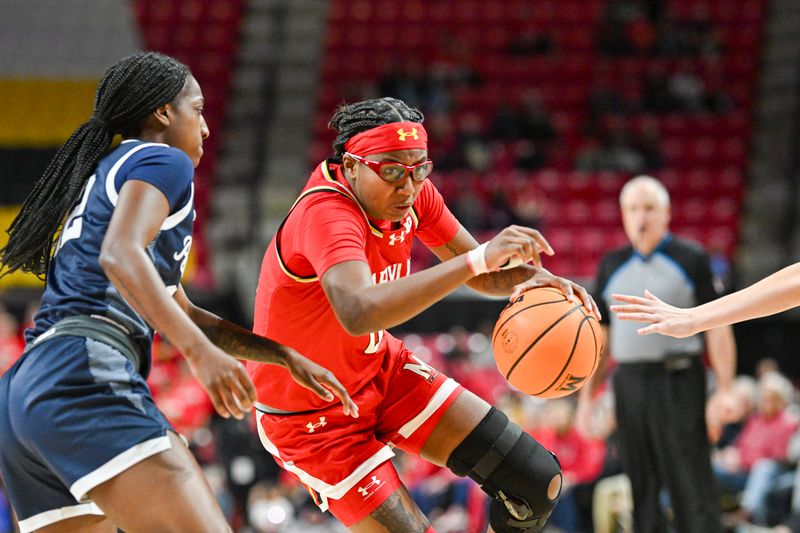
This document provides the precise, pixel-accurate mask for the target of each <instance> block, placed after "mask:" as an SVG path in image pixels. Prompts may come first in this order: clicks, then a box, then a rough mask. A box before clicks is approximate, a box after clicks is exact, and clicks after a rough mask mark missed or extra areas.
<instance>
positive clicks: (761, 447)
mask: <svg viewBox="0 0 800 533" xmlns="http://www.w3.org/2000/svg"><path fill="white" fill-rule="evenodd" d="M793 392H794V391H793V388H792V384H791V383H790V382H789V380H788V379H786V378H785V377H784V376H783V375H781V374H778V373H776V372H770V373H768V374H765V375H764V376H763V377H762V378H761V379H760V380H759V383H758V409H757V411H756V412H755V413H754V414H752V415H751V416H750V418H748V420H747V422H746V423H745V425H744V428H743V429H742V432H741V433H740V435H739V437H738V438H737V439H736V441H735V442H734V443H733V445H732V446H728V447H726V448H724V449H722V450H720V451H719V452H718V453H717V454H716V457H715V458H714V470H715V474H716V476H717V479H718V480H719V481H720V484H721V485H722V486H723V487H725V488H728V489H729V490H731V489H732V490H737V491H738V490H743V491H744V492H743V494H742V498H741V502H740V505H741V508H740V510H739V511H738V512H736V513H734V514H732V515H731V516H729V517H728V519H729V521H730V522H731V523H732V525H735V524H738V523H740V522H742V521H744V520H754V521H755V522H757V523H762V524H763V523H764V522H765V516H764V513H765V502H766V496H767V493H768V491H769V489H770V487H772V486H773V485H774V483H775V480H776V479H777V477H778V476H779V475H780V474H781V473H783V472H785V471H786V468H785V462H786V461H787V452H788V448H789V441H790V439H791V438H792V435H794V433H795V432H796V431H797V429H798V420H797V418H796V417H795V416H794V415H793V414H792V413H790V412H789V410H788V409H787V407H788V406H789V405H790V403H791V401H792V395H793Z"/></svg>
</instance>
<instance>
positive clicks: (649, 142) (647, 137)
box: [632, 118, 664, 171]
mask: <svg viewBox="0 0 800 533" xmlns="http://www.w3.org/2000/svg"><path fill="white" fill-rule="evenodd" d="M632 146H633V148H634V149H635V150H636V151H637V152H639V154H640V155H641V156H642V157H643V158H644V166H645V168H646V169H647V170H649V171H653V170H658V169H660V168H662V167H663V166H664V153H663V152H662V150H661V131H660V130H659V126H658V121H657V120H655V119H654V118H648V119H647V120H645V121H644V122H642V124H641V127H640V128H639V131H638V132H637V135H636V136H635V138H634V140H633V143H632Z"/></svg>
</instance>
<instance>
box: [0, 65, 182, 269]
mask: <svg viewBox="0 0 800 533" xmlns="http://www.w3.org/2000/svg"><path fill="white" fill-rule="evenodd" d="M189 76H190V72H189V68H188V67H187V66H186V65H184V64H183V63H180V62H179V61H177V60H176V59H174V58H172V57H169V56H166V55H162V54H159V53H156V52H143V53H139V54H135V55H132V56H129V57H126V58H125V59H122V60H121V61H119V62H118V63H116V64H115V65H112V66H111V67H109V68H108V70H106V72H105V74H103V77H102V79H101V80H100V83H99V84H98V86H97V92H96V93H95V99H94V113H93V114H92V117H91V118H90V119H89V120H88V121H87V122H85V123H84V124H82V125H81V126H80V127H78V129H76V130H75V131H74V132H73V133H72V135H71V136H70V138H69V139H67V141H66V142H65V143H64V144H63V145H61V147H60V148H59V149H58V152H56V155H55V157H54V158H53V160H52V161H51V162H50V164H49V165H48V166H47V169H46V170H45V171H44V174H42V176H41V177H40V178H39V180H38V181H37V182H36V185H35V186H34V188H33V190H32V191H31V192H30V194H29V195H28V197H27V198H26V199H25V203H24V204H23V205H22V209H21V210H20V212H19V214H18V215H17V217H16V218H15V219H14V221H13V222H12V223H11V226H9V228H8V230H6V232H7V233H8V235H9V239H8V243H7V244H6V246H5V247H3V248H2V249H0V263H2V264H0V269H2V268H3V265H4V266H5V268H7V269H8V270H7V271H6V272H5V273H3V275H5V274H8V273H11V272H14V271H16V270H22V271H24V272H31V273H33V274H36V275H37V276H39V277H40V278H42V277H44V276H45V275H46V274H47V269H48V267H49V265H50V259H51V257H52V254H53V247H54V244H55V236H56V233H57V232H58V230H59V228H60V227H61V225H62V224H63V222H64V218H65V217H66V216H67V214H68V213H69V211H70V210H71V209H72V207H73V205H74V204H75V202H76V201H77V200H78V196H79V195H80V194H81V192H82V190H83V187H84V184H85V183H86V180H87V179H88V178H89V176H91V175H92V173H93V172H94V170H95V167H96V166H97V163H98V161H99V160H100V158H102V157H103V156H104V155H105V154H106V152H107V151H108V149H109V148H110V147H111V143H112V140H113V138H114V135H115V134H116V133H120V134H122V135H123V136H125V137H129V136H135V135H138V134H139V133H140V132H141V126H142V121H143V120H144V119H145V118H147V117H148V116H149V115H150V113H152V112H153V111H155V110H156V109H158V108H159V107H161V106H163V105H166V104H168V103H170V102H172V101H173V100H174V99H175V97H176V96H177V95H178V94H179V93H180V92H181V90H182V89H183V86H184V84H185V83H186V80H187V79H188V77H189Z"/></svg>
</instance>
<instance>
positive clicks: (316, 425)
mask: <svg viewBox="0 0 800 533" xmlns="http://www.w3.org/2000/svg"><path fill="white" fill-rule="evenodd" d="M327 425H328V423H327V422H325V417H324V416H321V417H319V422H317V423H312V422H309V423H308V424H306V427H307V428H308V432H309V433H314V431H316V430H317V428H324V427H325V426H327Z"/></svg>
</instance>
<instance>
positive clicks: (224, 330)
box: [192, 307, 286, 366]
mask: <svg viewBox="0 0 800 533" xmlns="http://www.w3.org/2000/svg"><path fill="white" fill-rule="evenodd" d="M192 320H193V321H194V323H195V324H197V326H198V327H200V329H201V330H202V332H203V333H205V335H206V336H207V337H208V338H209V340H211V342H213V343H214V344H215V345H217V347H219V348H220V349H221V350H223V351H225V352H227V353H229V354H230V355H232V356H234V357H236V358H237V359H247V360H248V361H255V362H257V363H269V364H276V365H281V366H284V365H285V364H286V347H285V346H283V345H281V344H279V343H277V342H275V341H273V340H270V339H267V338H265V337H261V336H260V335H256V334H255V333H253V332H252V331H250V330H248V329H245V328H243V327H241V326H237V325H236V324H234V323H233V322H229V321H227V320H225V319H223V318H220V317H218V316H217V315H215V314H213V313H211V312H209V311H206V310H205V309H201V308H199V307H195V308H194V310H193V312H192Z"/></svg>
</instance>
